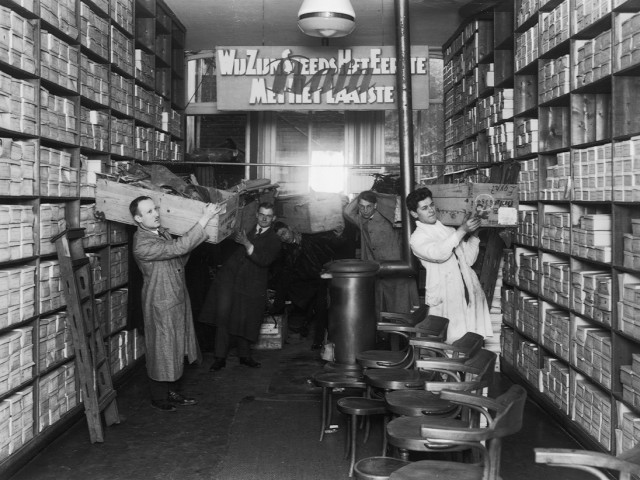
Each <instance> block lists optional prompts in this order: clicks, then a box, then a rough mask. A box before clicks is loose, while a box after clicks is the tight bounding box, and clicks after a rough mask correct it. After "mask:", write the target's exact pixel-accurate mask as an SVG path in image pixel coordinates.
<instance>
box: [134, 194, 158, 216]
mask: <svg viewBox="0 0 640 480" xmlns="http://www.w3.org/2000/svg"><path fill="white" fill-rule="evenodd" d="M144 200H153V199H152V198H151V197H147V196H145V195H142V196H140V197H138V198H136V199H135V200H134V201H133V202H131V203H130V204H129V212H130V213H131V216H132V217H135V216H136V215H140V210H138V205H139V204H140V202H142V201H144Z"/></svg>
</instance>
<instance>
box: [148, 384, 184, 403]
mask: <svg viewBox="0 0 640 480" xmlns="http://www.w3.org/2000/svg"><path fill="white" fill-rule="evenodd" d="M179 388H180V380H176V381H175V382H159V381H157V380H153V379H151V378H150V379H149V392H150V393H151V400H153V401H154V402H166V401H167V399H168V398H169V390H171V391H174V392H177V391H178V390H179Z"/></svg>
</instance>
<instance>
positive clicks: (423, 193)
mask: <svg viewBox="0 0 640 480" xmlns="http://www.w3.org/2000/svg"><path fill="white" fill-rule="evenodd" d="M426 198H431V199H432V198H433V194H432V193H431V190H429V189H428V188H427V187H421V188H418V189H416V190H414V191H413V192H411V193H410V194H409V195H407V199H406V200H405V204H406V205H407V210H409V211H410V212H415V211H417V210H418V204H419V203H420V202H421V201H423V200H424V199H426Z"/></svg>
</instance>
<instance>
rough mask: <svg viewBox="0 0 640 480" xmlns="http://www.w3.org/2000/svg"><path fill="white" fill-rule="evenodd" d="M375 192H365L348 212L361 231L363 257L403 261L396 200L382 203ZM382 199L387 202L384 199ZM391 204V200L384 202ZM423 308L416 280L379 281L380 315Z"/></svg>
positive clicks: (377, 302) (347, 207)
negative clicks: (418, 307) (395, 219)
mask: <svg viewBox="0 0 640 480" xmlns="http://www.w3.org/2000/svg"><path fill="white" fill-rule="evenodd" d="M378 195H380V194H376V193H375V192H372V191H369V190H367V191H364V192H361V193H360V194H359V195H358V196H357V197H356V198H355V199H354V200H352V201H351V202H350V203H349V204H348V205H347V206H346V207H345V209H344V217H345V218H346V219H347V220H348V221H349V222H351V223H353V224H354V225H355V226H357V227H358V228H359V229H360V257H361V258H362V260H375V261H377V262H384V261H393V260H401V259H402V258H403V257H402V240H401V231H400V229H397V228H394V227H393V223H394V212H395V205H396V204H395V196H391V195H386V196H384V197H390V198H389V199H390V200H391V201H389V202H385V201H378ZM380 196H381V198H384V197H383V196H382V195H380ZM384 199H385V200H387V198H384ZM419 304H420V297H419V296H418V286H417V284H416V281H415V279H414V278H410V277H393V278H378V279H376V312H377V313H380V312H381V311H383V312H397V313H408V312H410V311H411V310H412V308H413V307H415V306H418V305H419Z"/></svg>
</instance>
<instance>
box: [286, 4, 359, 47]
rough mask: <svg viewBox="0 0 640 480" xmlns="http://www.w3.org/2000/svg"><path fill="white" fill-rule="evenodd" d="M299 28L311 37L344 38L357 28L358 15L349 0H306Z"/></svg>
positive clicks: (301, 12)
mask: <svg viewBox="0 0 640 480" xmlns="http://www.w3.org/2000/svg"><path fill="white" fill-rule="evenodd" d="M298 27H300V30H302V32H303V33H305V34H306V35H309V36H311V37H324V38H331V37H344V36H345V35H349V34H350V33H351V32H353V29H354V28H355V27H356V13H355V12H354V10H353V7H352V6H351V2H349V0H304V1H303V2H302V6H301V7H300V10H299V11H298Z"/></svg>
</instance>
